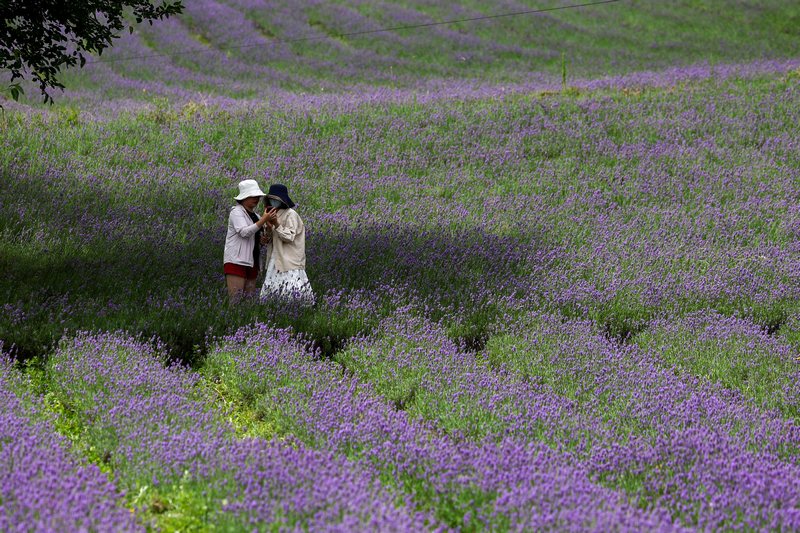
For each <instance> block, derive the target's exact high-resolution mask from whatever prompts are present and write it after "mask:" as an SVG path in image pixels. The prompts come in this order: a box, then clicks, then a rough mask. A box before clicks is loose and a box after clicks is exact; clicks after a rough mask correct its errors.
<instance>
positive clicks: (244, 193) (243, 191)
mask: <svg viewBox="0 0 800 533" xmlns="http://www.w3.org/2000/svg"><path fill="white" fill-rule="evenodd" d="M266 195H267V194H266V193H265V192H264V191H262V190H261V188H260V187H259V186H258V183H256V180H242V181H240V182H239V196H237V197H236V198H234V200H244V199H245V198H250V197H252V196H266Z"/></svg>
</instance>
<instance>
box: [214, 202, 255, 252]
mask: <svg viewBox="0 0 800 533" xmlns="http://www.w3.org/2000/svg"><path fill="white" fill-rule="evenodd" d="M259 229H260V228H259V227H258V224H255V223H254V222H253V220H252V219H251V218H250V216H249V215H248V214H247V210H246V209H245V208H244V207H242V206H241V205H239V204H236V205H235V206H233V207H232V208H231V210H230V213H229V214H228V234H227V235H226V236H225V255H224V258H223V260H222V261H223V262H224V263H234V264H236V265H244V266H249V267H251V266H253V248H254V247H255V246H256V237H255V235H256V232H257V231H258V230H259ZM260 245H261V244H260V243H259V246H260Z"/></svg>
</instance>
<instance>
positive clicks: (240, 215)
mask: <svg viewBox="0 0 800 533" xmlns="http://www.w3.org/2000/svg"><path fill="white" fill-rule="evenodd" d="M230 219H231V225H232V226H233V231H235V232H236V233H238V234H239V236H240V237H242V238H243V239H246V238H248V237H250V236H252V235H254V234H255V233H256V232H257V231H258V230H259V229H261V227H262V226H264V224H266V223H267V220H268V219H269V214H268V213H267V212H265V213H264V214H263V215H262V216H261V218H259V219H258V222H253V221H252V220H251V219H250V217H249V216H247V213H246V212H245V210H244V209H243V208H242V209H237V208H234V209H233V211H231V214H230Z"/></svg>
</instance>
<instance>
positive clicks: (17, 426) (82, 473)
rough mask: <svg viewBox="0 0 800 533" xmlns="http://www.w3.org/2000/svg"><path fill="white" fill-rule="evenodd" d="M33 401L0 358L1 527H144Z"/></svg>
mask: <svg viewBox="0 0 800 533" xmlns="http://www.w3.org/2000/svg"><path fill="white" fill-rule="evenodd" d="M0 347H2V343H0ZM38 401H39V399H38V398H34V397H33V396H31V395H29V394H27V393H26V392H25V384H24V382H23V378H22V377H21V376H20V375H19V374H18V373H17V372H16V371H15V370H14V369H13V367H12V362H11V361H10V360H8V359H7V358H6V357H5V355H3V356H2V357H0V530H2V531H8V532H12V531H14V532H16V531H19V532H23V531H40V532H50V531H52V532H58V531H144V528H143V527H142V526H141V525H139V524H137V522H136V519H135V517H134V516H133V515H132V514H131V512H130V510H129V509H126V508H125V507H124V501H123V496H124V495H123V494H122V493H120V492H119V491H118V490H117V488H116V487H115V486H114V484H113V483H111V482H110V481H109V479H108V477H107V476H106V474H104V473H103V472H101V471H100V469H99V468H98V467H97V466H95V465H85V464H83V463H81V462H80V461H79V460H78V458H77V457H75V456H73V454H72V453H71V450H70V448H71V446H70V443H69V441H68V440H67V439H65V438H63V437H61V436H59V435H58V434H57V433H56V432H55V430H54V428H53V426H52V425H51V424H50V423H48V422H47V421H46V420H45V417H44V414H43V413H42V412H40V411H39V408H38Z"/></svg>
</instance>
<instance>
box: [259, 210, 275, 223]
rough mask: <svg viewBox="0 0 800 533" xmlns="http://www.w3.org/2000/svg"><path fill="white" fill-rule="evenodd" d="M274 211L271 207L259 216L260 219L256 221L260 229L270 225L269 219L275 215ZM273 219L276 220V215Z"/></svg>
mask: <svg viewBox="0 0 800 533" xmlns="http://www.w3.org/2000/svg"><path fill="white" fill-rule="evenodd" d="M274 211H275V210H274V209H273V208H271V207H267V208H266V209H264V214H263V215H261V218H259V219H258V225H259V226H261V227H263V226H264V225H266V224H270V225H272V224H271V222H270V219H271V218H272V217H273V215H275V213H274ZM275 218H276V219H277V215H275Z"/></svg>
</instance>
